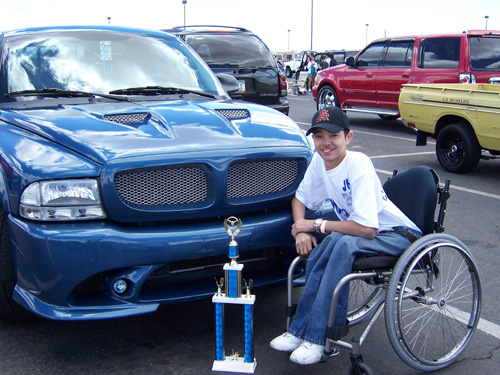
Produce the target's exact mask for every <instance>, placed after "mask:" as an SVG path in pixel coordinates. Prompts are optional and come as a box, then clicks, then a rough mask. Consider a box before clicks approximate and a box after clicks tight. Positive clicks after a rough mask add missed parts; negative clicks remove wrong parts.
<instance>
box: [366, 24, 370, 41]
mask: <svg viewBox="0 0 500 375" xmlns="http://www.w3.org/2000/svg"><path fill="white" fill-rule="evenodd" d="M368 26H370V24H368V23H367V24H366V45H368Z"/></svg>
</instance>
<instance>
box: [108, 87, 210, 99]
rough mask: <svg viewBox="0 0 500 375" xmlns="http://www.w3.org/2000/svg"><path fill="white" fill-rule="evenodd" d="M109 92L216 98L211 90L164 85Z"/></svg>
mask: <svg viewBox="0 0 500 375" xmlns="http://www.w3.org/2000/svg"><path fill="white" fill-rule="evenodd" d="M109 93H110V94H114V95H164V94H196V95H201V96H206V97H208V98H212V99H215V95H214V94H212V93H210V92H204V91H196V90H189V89H181V88H178V87H163V86H144V87H130V88H128V89H119V90H113V91H110V92H109Z"/></svg>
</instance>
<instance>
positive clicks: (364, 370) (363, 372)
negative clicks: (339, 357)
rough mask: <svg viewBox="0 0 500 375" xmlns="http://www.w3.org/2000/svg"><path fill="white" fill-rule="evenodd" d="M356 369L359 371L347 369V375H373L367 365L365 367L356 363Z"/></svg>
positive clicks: (352, 368)
mask: <svg viewBox="0 0 500 375" xmlns="http://www.w3.org/2000/svg"><path fill="white" fill-rule="evenodd" d="M358 368H359V371H358V370H357V369H355V368H354V367H352V366H351V368H350V369H349V375H373V374H374V372H373V371H372V369H371V368H370V367H368V366H367V365H365V364H364V363H358Z"/></svg>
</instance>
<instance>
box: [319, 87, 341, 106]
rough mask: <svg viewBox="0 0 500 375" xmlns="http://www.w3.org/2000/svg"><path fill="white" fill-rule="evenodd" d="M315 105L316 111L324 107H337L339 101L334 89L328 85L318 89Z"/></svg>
mask: <svg viewBox="0 0 500 375" xmlns="http://www.w3.org/2000/svg"><path fill="white" fill-rule="evenodd" d="M317 103H318V104H317V108H318V111H319V110H321V109H323V108H326V107H335V106H338V105H339V101H338V99H337V93H336V92H335V89H334V88H333V87H332V86H330V85H326V86H323V87H322V88H321V89H319V92H318V101H317Z"/></svg>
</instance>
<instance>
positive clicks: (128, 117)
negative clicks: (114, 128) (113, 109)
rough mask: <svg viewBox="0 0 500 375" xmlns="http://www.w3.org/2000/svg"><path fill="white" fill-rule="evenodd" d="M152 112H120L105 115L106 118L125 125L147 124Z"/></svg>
mask: <svg viewBox="0 0 500 375" xmlns="http://www.w3.org/2000/svg"><path fill="white" fill-rule="evenodd" d="M150 117H151V114H150V113H148V112H143V113H120V114H117V115H104V120H106V121H110V122H114V123H117V124H124V125H144V124H147V123H148V121H149V118H150Z"/></svg>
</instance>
